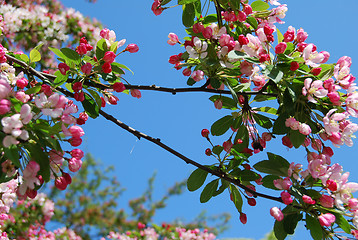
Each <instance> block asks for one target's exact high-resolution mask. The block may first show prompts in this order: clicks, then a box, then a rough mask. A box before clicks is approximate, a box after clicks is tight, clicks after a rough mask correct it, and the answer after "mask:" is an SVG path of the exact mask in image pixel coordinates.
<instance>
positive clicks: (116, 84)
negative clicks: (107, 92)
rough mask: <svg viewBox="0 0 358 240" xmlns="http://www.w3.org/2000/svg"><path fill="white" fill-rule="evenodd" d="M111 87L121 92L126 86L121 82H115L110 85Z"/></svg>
mask: <svg viewBox="0 0 358 240" xmlns="http://www.w3.org/2000/svg"><path fill="white" fill-rule="evenodd" d="M112 89H113V90H114V91H115V92H123V91H124V90H125V89H126V87H125V86H124V84H123V83H121V82H116V83H114V84H113V85H112Z"/></svg>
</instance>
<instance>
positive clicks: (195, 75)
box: [190, 70, 204, 82]
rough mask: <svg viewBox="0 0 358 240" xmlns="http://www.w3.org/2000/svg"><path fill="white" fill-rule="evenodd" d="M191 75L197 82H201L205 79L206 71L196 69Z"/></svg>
mask: <svg viewBox="0 0 358 240" xmlns="http://www.w3.org/2000/svg"><path fill="white" fill-rule="evenodd" d="M190 77H191V78H192V79H194V81H195V82H199V81H201V80H203V79H204V72H203V71H201V70H196V71H194V72H193V73H192V74H191V76H190Z"/></svg>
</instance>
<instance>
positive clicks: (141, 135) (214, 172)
mask: <svg viewBox="0 0 358 240" xmlns="http://www.w3.org/2000/svg"><path fill="white" fill-rule="evenodd" d="M6 57H7V58H8V59H10V60H11V61H13V62H16V63H17V64H19V65H20V66H21V67H23V68H24V70H26V71H28V72H30V73H32V74H33V75H34V76H36V77H38V78H40V79H42V80H47V79H49V80H52V81H53V80H54V79H55V78H56V76H55V75H51V74H46V73H42V72H39V71H37V70H35V69H34V68H32V67H30V66H28V65H27V64H26V63H25V62H23V61H21V60H18V59H16V58H14V57H12V56H10V55H6ZM101 85H102V84H101ZM127 86H128V87H129V89H142V90H154V89H156V90H157V91H164V92H171V93H174V94H175V93H176V92H185V91H191V90H192V89H194V91H203V90H208V91H207V92H212V91H222V90H214V89H202V88H182V89H175V88H172V89H171V88H161V87H157V86H155V85H152V86H133V85H127ZM57 89H58V90H59V91H60V92H62V93H63V94H64V95H66V96H67V97H71V98H73V93H71V92H70V91H67V90H65V89H63V88H61V87H57ZM158 89H159V90H158ZM204 92H205V91H204ZM99 114H101V115H102V116H103V117H104V118H106V119H107V120H109V121H111V122H113V123H114V124H116V125H117V126H119V127H121V128H122V129H124V130H126V131H127V132H129V133H131V134H133V135H134V136H136V137H137V138H138V139H140V138H144V139H146V140H148V141H150V142H152V143H154V144H156V145H158V146H159V147H161V148H163V149H164V150H166V151H168V152H170V153H171V154H173V155H175V156H177V157H178V158H180V159H182V160H184V161H185V162H186V163H187V164H191V165H193V166H195V167H197V168H200V169H202V170H204V171H206V172H208V173H211V174H212V175H214V176H217V177H219V178H221V179H224V180H226V181H228V182H230V183H233V184H235V185H236V186H238V187H240V188H242V189H244V190H245V191H247V192H250V193H251V194H253V195H254V196H255V197H262V198H267V199H270V200H274V201H278V202H282V199H281V198H280V197H273V196H270V195H266V194H263V193H259V192H256V191H254V190H252V189H250V188H248V187H246V186H245V185H243V184H241V182H240V180H238V179H234V178H231V177H230V176H228V175H227V174H226V173H224V172H222V171H220V170H219V169H216V170H213V169H211V168H209V167H207V166H204V165H201V164H200V163H198V162H195V161H193V160H191V159H190V158H188V157H186V156H184V155H183V154H181V153H179V152H177V151H176V150H174V149H173V148H171V147H169V146H168V145H166V144H164V143H162V142H161V141H160V139H159V138H153V137H151V136H149V135H146V134H144V133H142V132H139V131H137V130H135V129H134V128H132V127H130V126H128V125H127V124H125V123H123V122H121V121H120V120H118V119H116V118H115V117H113V116H112V115H110V114H108V113H106V112H104V111H103V110H101V109H100V110H99Z"/></svg>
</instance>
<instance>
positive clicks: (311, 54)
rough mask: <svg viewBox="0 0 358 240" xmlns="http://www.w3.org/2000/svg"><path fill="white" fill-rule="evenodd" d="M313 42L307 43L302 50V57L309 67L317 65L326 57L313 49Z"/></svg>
mask: <svg viewBox="0 0 358 240" xmlns="http://www.w3.org/2000/svg"><path fill="white" fill-rule="evenodd" d="M314 47H315V46H314V45H313V44H308V45H307V46H306V47H305V49H304V50H303V59H304V60H305V62H306V64H307V65H309V66H311V67H318V66H319V64H320V63H322V61H323V60H324V59H325V58H326V57H325V56H324V55H323V54H322V53H318V52H317V51H315V50H313V49H314Z"/></svg>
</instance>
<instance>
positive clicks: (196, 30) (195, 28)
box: [193, 22, 205, 33]
mask: <svg viewBox="0 0 358 240" xmlns="http://www.w3.org/2000/svg"><path fill="white" fill-rule="evenodd" d="M204 29H205V27H204V25H203V23H201V22H198V23H195V24H194V25H193V32H194V33H201V32H203V31H204Z"/></svg>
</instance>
